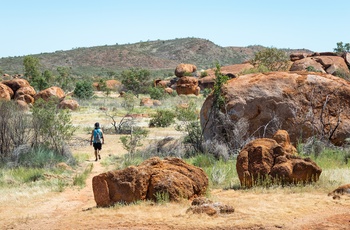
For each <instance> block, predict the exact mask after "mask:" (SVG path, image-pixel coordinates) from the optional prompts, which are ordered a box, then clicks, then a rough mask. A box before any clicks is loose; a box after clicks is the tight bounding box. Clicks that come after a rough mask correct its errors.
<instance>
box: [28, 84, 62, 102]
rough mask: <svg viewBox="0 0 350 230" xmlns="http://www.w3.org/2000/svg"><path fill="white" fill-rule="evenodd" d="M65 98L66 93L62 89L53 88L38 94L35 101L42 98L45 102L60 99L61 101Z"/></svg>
mask: <svg viewBox="0 0 350 230" xmlns="http://www.w3.org/2000/svg"><path fill="white" fill-rule="evenodd" d="M65 96H66V95H65V93H64V91H63V90H62V89H61V88H60V87H57V86H53V87H50V88H48V89H44V90H42V91H40V92H39V93H37V94H36V95H35V96H34V99H35V100H38V99H39V98H42V99H43V100H45V101H48V100H49V99H51V98H58V99H59V100H62V99H63V98H64V97H65Z"/></svg>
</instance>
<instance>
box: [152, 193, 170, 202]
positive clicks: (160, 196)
mask: <svg viewBox="0 0 350 230" xmlns="http://www.w3.org/2000/svg"><path fill="white" fill-rule="evenodd" d="M154 196H155V199H156V202H157V204H166V203H169V201H170V198H169V193H167V192H156V193H155V194H154Z"/></svg>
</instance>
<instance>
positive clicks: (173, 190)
mask: <svg viewBox="0 0 350 230" xmlns="http://www.w3.org/2000/svg"><path fill="white" fill-rule="evenodd" d="M92 188H93V192H94V198H95V201H96V204H97V206H99V207H106V206H110V205H113V204H114V203H117V202H125V203H131V202H134V201H137V200H154V201H156V200H157V194H162V193H167V194H168V195H169V200H170V201H179V200H180V199H192V198H194V197H197V196H200V195H203V194H205V192H206V190H207V188H208V177H207V175H206V174H205V173H204V171H203V170H202V169H201V168H198V167H195V166H192V165H189V164H187V163H185V162H184V161H183V160H181V159H179V158H165V159H164V160H161V159H160V158H158V157H153V158H150V159H148V160H146V161H144V162H143V163H142V164H140V165H139V166H129V167H127V168H126V169H123V170H115V171H109V172H106V173H102V174H99V175H97V176H95V177H93V178H92Z"/></svg>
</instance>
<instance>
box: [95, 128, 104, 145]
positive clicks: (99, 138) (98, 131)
mask: <svg viewBox="0 0 350 230" xmlns="http://www.w3.org/2000/svg"><path fill="white" fill-rule="evenodd" d="M102 138H103V137H102V132H101V129H94V143H102Z"/></svg>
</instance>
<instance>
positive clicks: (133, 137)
mask: <svg viewBox="0 0 350 230" xmlns="http://www.w3.org/2000/svg"><path fill="white" fill-rule="evenodd" d="M148 133H149V131H148V130H146V129H143V128H141V127H133V128H132V129H131V133H130V135H127V136H122V137H120V141H121V142H122V144H123V147H124V149H125V150H127V151H128V153H129V155H130V157H131V158H133V156H134V155H135V153H136V148H137V147H140V146H142V143H141V141H142V140H143V139H144V138H146V137H147V136H148Z"/></svg>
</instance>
